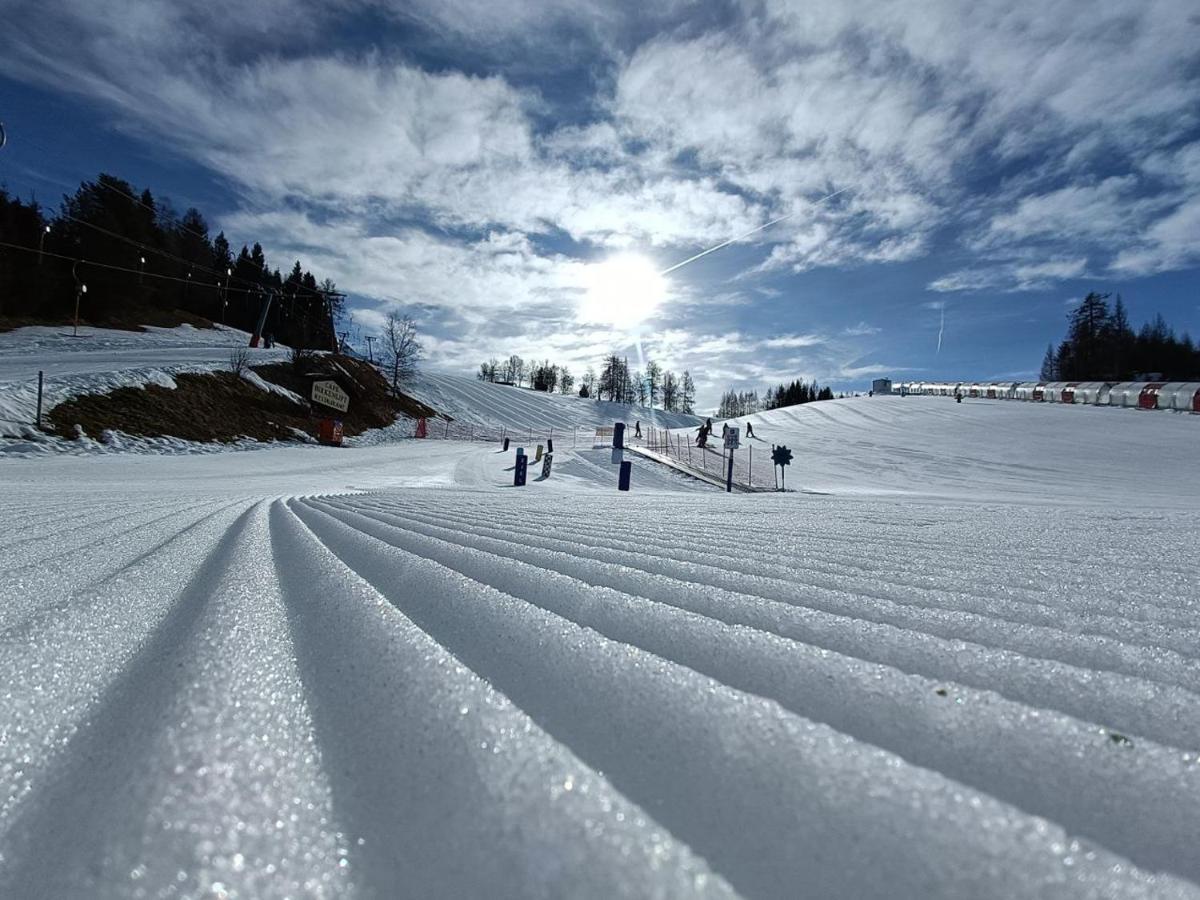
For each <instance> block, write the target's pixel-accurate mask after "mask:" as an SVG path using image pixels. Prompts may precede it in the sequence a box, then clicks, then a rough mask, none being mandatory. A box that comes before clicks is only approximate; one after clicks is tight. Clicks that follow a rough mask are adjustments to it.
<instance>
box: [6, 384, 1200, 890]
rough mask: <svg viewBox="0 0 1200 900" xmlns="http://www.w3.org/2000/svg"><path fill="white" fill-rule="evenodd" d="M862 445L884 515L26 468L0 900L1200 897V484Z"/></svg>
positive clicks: (13, 556)
mask: <svg viewBox="0 0 1200 900" xmlns="http://www.w3.org/2000/svg"><path fill="white" fill-rule="evenodd" d="M827 406H836V404H827ZM929 408H930V409H934V407H929ZM920 409H921V408H920V407H915V406H914V407H906V408H905V410H906V411H907V414H911V415H913V416H914V419H915V421H914V423H913V431H912V434H910V435H909V437H908V438H906V440H907V441H908V445H909V446H912V447H922V446H923V449H924V452H925V453H926V454H927V455H928V456H929V457H930V458H932V457H934V456H935V455H936V453H938V452H940V448H939V443H938V442H940V441H943V440H944V439H945V438H944V435H943V434H941V433H939V432H936V431H933V430H931V426H930V424H929V423H928V422H924V423H923V422H920V421H917V420H920V418H921V416H920V414H919V412H920ZM1150 419H1153V420H1154V421H1157V422H1164V423H1166V422H1169V421H1171V417H1166V416H1162V415H1156V416H1153V417H1149V416H1148V417H1147V420H1150ZM1028 421H1032V420H1028ZM1064 421H1075V422H1079V421H1083V420H1082V419H1078V418H1076V419H1073V420H1072V419H1071V418H1070V416H1069V415H1068V416H1067V417H1066V419H1064ZM768 427H769V426H768ZM1011 427H1014V428H1015V427H1016V426H1011ZM1065 427H1070V426H1065ZM1171 427H1173V426H1169V425H1168V426H1164V428H1165V429H1168V430H1164V431H1162V432H1160V433H1159V434H1160V436H1163V439H1162V440H1160V441H1159V442H1158V444H1157V446H1158V447H1159V448H1160V450H1161V448H1162V447H1164V446H1173V444H1172V440H1173V439H1172V438H1169V437H1165V436H1166V435H1169V434H1170V431H1169V428H1171ZM894 428H895V429H900V426H899V425H898V424H897V425H895V426H894ZM862 433H863V435H864V436H863V437H862V438H861V442H860V443H854V442H847V443H846V445H845V446H844V447H842V448H841V452H842V454H843V455H842V465H841V466H840V467H837V468H838V470H839V471H841V472H842V473H843V474H842V475H841V476H840V478H841V479H842V482H841V483H842V485H843V487H844V488H846V489H847V490H850V489H852V488H853V489H854V493H855V495H854V496H813V495H804V494H789V495H725V494H721V493H717V492H712V491H708V492H705V493H700V494H697V493H684V492H681V491H678V490H674V489H673V488H675V487H676V486H677V482H675V481H672V480H671V478H668V477H665V476H664V477H663V478H662V479H661V480H655V481H654V482H653V483H652V484H648V483H647V479H649V478H651V476H650V475H649V474H648V473H647V470H646V468H645V466H643V465H642V464H640V463H637V462H635V472H634V486H635V490H634V492H633V493H631V494H618V493H616V492H615V490H614V489H613V481H614V480H615V473H614V472H613V471H612V467H611V465H610V464H606V462H605V459H604V455H603V454H594V453H593V454H590V455H589V454H586V453H585V454H580V455H578V456H576V455H575V454H571V453H568V452H560V453H559V454H556V473H555V475H553V476H552V477H551V478H550V479H549V480H546V481H536V480H531V482H530V484H529V485H528V486H527V487H526V488H524V489H520V490H518V489H514V488H512V487H511V486H509V485H510V484H511V473H510V471H508V469H509V467H510V466H511V465H512V456H511V454H508V455H506V454H501V453H499V452H497V449H496V448H495V447H490V446H489V447H484V446H480V445H469V444H460V443H454V442H443V441H433V442H419V441H412V442H407V443H405V444H403V445H396V446H384V447H369V448H362V449H346V450H342V451H331V450H327V449H323V448H312V447H294V448H279V449H269V450H264V451H261V452H258V453H243V454H223V455H212V456H195V457H136V458H135V457H122V456H106V457H99V458H63V457H56V458H48V459H39V460H14V461H10V462H5V463H0V515H2V516H3V520H4V521H5V523H6V524H7V525H8V526H9V527H8V528H6V529H4V531H3V532H2V533H0V547H2V548H3V552H2V553H0V568H2V569H3V570H4V573H3V574H4V577H3V580H2V581H0V631H2V632H3V634H4V641H3V643H0V682H2V683H3V684H4V685H5V688H4V692H3V705H2V706H0V773H3V777H2V778H0V791H2V794H0V896H5V897H9V896H11V897H43V896H44V897H55V898H71V897H126V896H146V897H160V896H192V897H195V896H225V895H228V896H239V897H282V896H298V895H299V896H330V897H333V896H355V897H391V896H396V895H400V894H411V895H414V896H439V897H448V896H455V897H467V896H488V897H565V896H571V897H605V898H607V897H614V896H630V897H646V896H660V897H673V896H678V897H692V896H709V895H712V896H730V895H734V894H740V895H743V896H747V897H795V896H799V895H807V896H817V897H881V898H882V897H912V898H918V897H920V898H924V897H983V898H987V897H997V898H999V897H1004V898H1010V897H1046V896H1056V897H1113V898H1117V897H1200V857H1198V856H1197V854H1196V852H1195V836H1196V834H1198V833H1200V763H1198V760H1197V757H1198V752H1200V628H1198V627H1197V611H1198V610H1197V607H1198V605H1200V592H1198V591H1197V584H1198V579H1197V564H1196V561H1195V560H1196V557H1195V547H1196V544H1197V541H1198V540H1200V513H1198V512H1197V510H1198V509H1200V503H1196V502H1194V501H1195V500H1196V499H1197V498H1196V493H1195V491H1196V488H1195V486H1194V484H1188V485H1184V486H1183V487H1180V488H1179V490H1178V493H1179V494H1180V495H1181V496H1182V497H1183V498H1184V499H1187V498H1191V500H1192V501H1193V502H1192V503H1191V504H1190V505H1189V504H1185V503H1182V502H1181V503H1180V504H1179V505H1178V506H1177V507H1176V508H1173V509H1165V508H1163V507H1162V506H1161V505H1160V504H1159V503H1158V502H1157V498H1156V497H1155V496H1148V495H1147V494H1146V493H1144V492H1143V491H1142V490H1141V487H1140V485H1139V484H1138V483H1137V482H1133V483H1128V482H1114V483H1113V484H1112V485H1110V487H1109V488H1108V490H1107V491H1106V493H1104V495H1103V496H1101V497H1097V498H1093V500H1092V502H1089V503H1083V504H1081V503H1080V502H1079V498H1078V497H1077V496H1076V495H1075V492H1074V490H1073V489H1072V488H1071V486H1069V485H1067V486H1063V485H1062V484H1061V483H1060V480H1059V479H1058V478H1048V479H1046V481H1045V482H1044V483H1043V485H1042V487H1041V492H1040V494H1039V495H1038V496H1037V498H1036V499H1037V503H1024V502H1016V501H1006V502H993V501H992V500H990V499H988V500H985V501H983V502H980V501H978V500H977V499H976V498H977V497H978V496H981V495H983V494H984V488H985V487H986V486H988V485H991V487H990V488H988V490H989V491H996V490H997V489H996V487H995V485H994V483H993V482H992V480H991V479H992V473H991V472H990V471H989V470H987V469H982V470H981V469H979V468H977V467H976V468H971V467H968V471H973V472H977V473H978V474H977V475H976V476H974V479H975V480H974V481H972V478H971V477H970V476H967V475H963V476H959V477H958V478H957V479H956V480H955V481H953V482H951V483H949V484H945V483H938V484H936V485H935V486H936V488H937V494H938V496H936V497H935V496H931V495H929V494H922V492H921V484H922V482H921V481H920V480H918V481H917V482H916V483H915V485H914V486H913V487H912V491H911V493H910V494H909V495H907V496H905V497H902V498H897V497H895V496H892V495H884V496H880V495H872V482H871V481H870V480H869V479H868V480H864V482H863V483H862V484H860V485H858V486H857V488H855V481H854V479H855V478H856V477H858V476H856V475H855V474H854V473H858V472H863V473H869V472H871V471H872V468H871V467H872V465H873V464H874V463H873V462H872V460H871V459H870V458H864V454H871V455H873V454H875V453H876V452H877V451H878V449H879V447H880V446H886V442H887V441H888V440H891V438H890V437H887V436H884V437H881V438H879V441H878V442H871V441H870V440H869V439H868V438H867V437H865V435H866V434H867V433H869V428H864V429H863V432H862ZM968 433H970V432H968ZM974 433H976V434H978V435H979V437H977V438H975V439H974V443H973V444H971V443H969V442H968V438H966V437H963V438H962V439H961V440H962V443H961V445H960V450H961V451H963V452H968V451H969V452H968V458H970V459H984V460H986V459H991V458H993V455H994V453H996V452H997V451H996V450H995V448H994V446H993V444H994V442H993V441H990V440H989V438H988V436H987V432H986V431H984V430H982V429H980V430H978V431H977V432H974ZM922 435H923V437H922ZM1014 440H1015V439H1014ZM1117 446H1118V447H1121V446H1124V445H1120V444H1119V445H1117ZM864 447H866V448H868V449H864ZM972 448H973V449H972ZM1128 462H1129V464H1130V466H1133V464H1134V463H1135V460H1132V459H1131V460H1128ZM1169 462H1170V463H1171V464H1173V465H1178V464H1179V463H1180V462H1181V460H1179V459H1174V458H1172V459H1170V460H1169ZM559 464H562V465H563V468H564V471H563V472H562V473H561V475H560V473H559V471H558V468H557V467H558V466H559ZM571 464H574V468H572V465H571ZM606 465H607V468H606ZM814 465H815V464H814ZM930 465H933V464H932V463H931V464H930ZM833 468H835V467H833V466H832V464H831V471H832V469H833ZM916 471H918V472H921V471H924V470H923V469H920V468H918V469H917V470H916ZM532 474H534V473H531V475H532ZM831 477H832V476H831ZM1001 493H1002V492H1001Z"/></svg>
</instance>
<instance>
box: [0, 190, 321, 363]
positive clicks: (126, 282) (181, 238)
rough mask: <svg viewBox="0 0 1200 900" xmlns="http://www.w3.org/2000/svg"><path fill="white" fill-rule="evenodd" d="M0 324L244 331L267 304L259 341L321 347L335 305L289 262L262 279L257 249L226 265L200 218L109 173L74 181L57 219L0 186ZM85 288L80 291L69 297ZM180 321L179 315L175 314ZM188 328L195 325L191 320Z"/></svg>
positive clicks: (225, 254)
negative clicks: (208, 326)
mask: <svg viewBox="0 0 1200 900" xmlns="http://www.w3.org/2000/svg"><path fill="white" fill-rule="evenodd" d="M0 241H2V242H3V244H4V245H7V246H4V245H0V317H2V318H3V319H5V320H8V321H10V322H16V323H24V322H30V323H35V322H63V321H70V320H71V319H72V318H73V316H74V312H75V304H76V298H77V297H78V299H79V316H80V321H82V322H89V323H93V324H98V325H120V326H126V327H136V326H137V325H142V324H150V325H154V324H159V325H175V324H179V323H180V322H181V321H189V317H195V318H196V319H197V320H209V321H213V322H223V323H225V324H227V325H231V326H233V327H235V328H240V329H243V330H245V331H253V330H254V328H255V326H256V325H257V323H258V320H259V317H260V314H261V311H262V308H263V305H264V303H265V302H266V299H267V297H268V296H269V295H271V296H273V302H272V303H271V307H270V312H269V314H268V318H267V321H266V324H265V326H264V328H263V333H264V334H265V335H266V334H269V335H272V336H273V337H274V338H275V340H277V341H280V342H282V343H286V344H289V345H291V346H293V347H310V348H317V349H330V348H332V347H333V346H334V340H335V337H334V324H333V322H334V319H335V318H336V317H337V316H338V315H339V314H340V312H341V308H342V304H343V302H344V297H343V295H342V294H340V293H338V291H337V289H336V286H335V285H334V284H333V282H332V281H330V280H328V279H325V280H323V281H321V282H318V281H317V278H316V276H314V275H313V274H312V273H311V272H308V271H305V270H304V268H303V267H302V266H301V264H300V262H299V261H296V263H295V265H294V266H293V267H292V269H291V271H290V272H289V274H288V275H286V276H284V275H283V274H282V273H281V272H280V270H279V269H273V268H271V267H270V265H269V264H268V262H267V259H266V255H265V254H264V253H263V249H262V246H261V245H260V244H259V243H257V242H256V243H254V244H252V245H251V246H249V247H247V246H243V247H242V248H241V251H240V252H238V253H237V254H236V255H235V254H234V253H233V250H232V248H231V246H230V244H229V241H228V239H227V238H226V237H225V234H224V232H218V233H217V235H216V236H215V237H210V236H209V226H208V222H207V221H206V220H205V218H204V216H203V215H202V214H201V212H200V211H199V210H197V209H195V208H189V209H188V210H186V211H185V212H184V213H183V214H182V215H177V214H176V213H175V212H174V211H173V210H172V208H171V205H170V203H169V201H166V200H164V199H161V198H156V197H154V196H153V195H152V194H151V192H150V191H149V190H143V191H141V192H138V191H137V190H136V189H135V188H134V186H133V185H131V184H129V183H128V182H126V181H123V180H121V179H120V178H116V177H114V176H112V175H107V174H101V175H100V176H99V177H98V178H97V179H96V180H95V181H85V182H83V183H82V184H80V186H79V189H78V190H77V191H76V192H75V193H74V194H73V195H70V196H64V197H63V202H62V205H61V207H60V209H59V211H58V213H57V214H50V213H47V212H46V211H44V210H43V209H42V207H41V206H40V205H39V204H38V203H37V202H36V201H33V200H31V201H29V202H23V201H21V200H20V199H18V198H15V197H13V196H11V195H10V194H9V193H8V191H7V190H5V189H3V188H0ZM80 285H86V286H87V291H86V293H83V292H82V291H81V290H79V286H80ZM181 312H182V313H183V314H182V315H181ZM197 324H204V323H203V321H198V322H197Z"/></svg>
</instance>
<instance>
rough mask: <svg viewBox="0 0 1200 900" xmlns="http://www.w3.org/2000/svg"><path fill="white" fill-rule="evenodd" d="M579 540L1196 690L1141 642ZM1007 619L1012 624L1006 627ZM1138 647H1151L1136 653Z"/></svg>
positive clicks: (643, 563)
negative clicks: (744, 572) (739, 571)
mask: <svg viewBox="0 0 1200 900" xmlns="http://www.w3.org/2000/svg"><path fill="white" fill-rule="evenodd" d="M409 517H410V519H412V518H416V519H418V520H420V519H421V517H420V516H419V515H414V514H413V513H412V512H409ZM407 524H408V523H406V527H407ZM431 524H433V523H432V522H431ZM451 525H452V528H451V529H447V530H451V531H458V532H460V533H465V534H472V535H478V536H481V537H483V536H487V537H494V538H497V539H498V540H499V541H501V542H511V536H510V535H509V534H508V533H507V532H505V531H503V530H499V529H494V528H490V527H488V526H486V525H482V524H471V523H470V522H469V521H462V520H460V521H455V522H452V523H451ZM443 527H444V526H443ZM610 543H615V542H610ZM522 546H524V547H540V548H544V549H547V550H563V549H566V550H568V551H570V550H571V549H573V546H572V545H571V544H568V543H565V542H562V541H559V540H557V539H553V538H542V537H540V536H538V537H530V538H527V539H525V540H523V541H522ZM587 546H588V555H589V556H590V557H591V558H593V559H596V560H598V561H602V562H609V563H614V564H616V565H619V566H624V567H627V568H630V569H640V570H641V571H644V572H648V571H649V569H648V568H647V566H648V565H653V566H654V567H655V569H656V570H657V572H658V573H659V574H663V575H667V576H670V577H674V578H677V579H679V580H681V581H685V582H690V583H694V584H703V585H707V586H712V587H721V588H724V589H725V590H727V591H730V592H731V593H735V594H736V593H742V594H750V595H753V596H757V597H760V598H763V599H767V600H775V601H778V602H782V603H787V604H791V605H803V606H805V607H808V608H811V609H817V610H821V611H824V612H827V613H832V614H834V615H841V616H847V617H850V618H855V619H860V620H866V621H871V622H875V623H878V624H886V625H892V626H895V627H898V628H902V629H905V630H912V631H921V632H924V633H926V634H929V635H932V636H936V637H940V638H945V639H949V640H969V641H971V642H973V643H979V644H983V645H986V646H991V647H997V648H1002V649H1007V650H1013V651H1015V652H1019V653H1022V654H1024V655H1026V656H1031V657H1039V658H1042V659H1047V660H1051V661H1058V662H1064V663H1067V664H1070V665H1075V666H1079V667H1081V668H1086V669H1093V670H1095V671H1101V672H1103V671H1108V672H1113V673H1117V674H1123V675H1128V676H1132V677H1136V678H1140V679H1145V680H1150V681H1156V682H1158V683H1161V684H1163V685H1165V686H1169V687H1177V688H1180V689H1183V690H1187V691H1188V692H1189V693H1191V694H1197V693H1198V690H1200V662H1197V661H1196V660H1194V659H1189V658H1187V657H1184V656H1183V655H1182V654H1179V653H1176V652H1175V651H1171V650H1167V649H1164V648H1160V647H1157V646H1154V645H1148V646H1146V647H1142V646H1139V645H1136V644H1131V643H1127V642H1124V641H1121V640H1117V639H1114V638H1109V637H1105V636H1102V635H1101V636H1096V635H1093V634H1090V633H1088V634H1071V633H1068V632H1065V631H1063V630H1061V629H1058V628H1054V627H1049V626H1043V625H1031V624H1027V623H1022V622H1013V621H1009V620H1006V619H1000V618H994V617H989V616H983V615H977V614H975V613H969V612H960V611H957V610H954V609H944V608H942V607H921V606H917V605H911V604H905V603H903V602H897V601H895V600H892V599H890V598H889V597H888V596H887V595H885V594H875V595H862V594H856V593H853V592H851V591H848V590H844V589H830V588H827V587H824V586H822V585H819V584H812V583H804V582H793V581H788V580H785V579H782V578H778V577H771V576H765V575H741V576H740V577H739V575H737V574H731V573H729V572H728V571H727V570H725V569H723V568H719V567H717V566H713V565H711V564H709V563H693V562H685V561H682V560H679V559H677V558H675V557H672V558H669V559H668V558H663V557H653V562H652V563H651V562H648V561H647V554H646V553H645V551H644V548H642V547H640V545H638V544H636V543H630V544H628V545H627V546H626V547H625V548H621V549H615V548H609V547H607V546H604V545H603V544H601V543H599V542H596V541H592V542H590V543H589V544H588V545H587ZM798 592H802V596H797V593H798ZM1014 625H1015V626H1016V627H1015V628H1014V627H1011V626H1014ZM1143 650H1151V651H1154V652H1152V653H1143V652H1142V651H1143ZM1197 700H1200V695H1198V696H1197ZM1197 746H1200V745H1197Z"/></svg>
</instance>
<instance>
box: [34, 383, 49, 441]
mask: <svg viewBox="0 0 1200 900" xmlns="http://www.w3.org/2000/svg"><path fill="white" fill-rule="evenodd" d="M45 374H46V373H45V372H43V371H41V370H40V369H39V370H38V402H37V419H36V420H35V422H34V424H35V425H37V427H38V428H41V427H42V377H43V376H44V375H45Z"/></svg>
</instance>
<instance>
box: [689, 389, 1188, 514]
mask: <svg viewBox="0 0 1200 900" xmlns="http://www.w3.org/2000/svg"><path fill="white" fill-rule="evenodd" d="M747 420H749V421H750V422H751V423H752V424H753V426H754V434H755V439H754V440H749V441H747V440H746V439H745V426H746V422H747ZM721 424H722V423H717V430H718V437H719V434H720V425H721ZM730 424H736V425H739V426H740V427H741V429H742V436H743V440H742V447H743V449H742V450H741V451H739V452H738V453H736V454H735V457H734V460H735V464H736V466H737V472H738V474H739V476H740V477H741V478H742V480H745V478H746V476H747V474H748V471H747V469H748V464H749V459H750V454H749V452H748V449H749V447H750V446H753V447H754V448H755V449H754V467H755V472H756V476H755V483H757V484H763V483H770V482H771V464H770V452H771V446H772V444H784V445H786V446H787V447H788V448H789V449H790V450H792V452H793V454H794V457H795V459H794V461H793V464H792V466H791V468H790V469H789V470H788V472H787V483H788V485H789V486H792V487H796V488H806V489H810V490H816V491H823V492H832V493H838V494H864V493H865V494H870V495H874V496H881V495H887V494H892V493H894V494H900V495H913V494H918V495H921V496H926V497H947V498H956V499H959V498H962V499H971V500H987V501H994V502H1012V501H1014V500H1020V501H1023V502H1032V503H1037V502H1042V501H1043V500H1045V501H1047V502H1053V503H1066V504H1079V503H1107V502H1115V503H1119V504H1121V505H1122V506H1125V505H1133V506H1171V507H1187V508H1197V507H1200V415H1192V414H1189V413H1172V412H1158V413H1155V414H1153V415H1151V414H1149V413H1146V412H1143V411H1138V410H1126V409H1110V408H1107V407H1096V406H1064V405H1062V404H1053V405H1051V404H1042V403H1021V402H1018V401H1005V400H964V401H963V402H962V403H955V402H954V400H953V398H950V397H896V396H881V397H852V398H847V399H845V400H829V401H823V402H820V403H808V404H805V405H803V406H793V407H788V408H786V409H779V410H772V411H770V412H765V413H758V414H756V415H753V416H749V417H743V418H741V419H738V420H730ZM680 435H681V436H682V432H680ZM713 443H714V444H715V445H718V446H717V447H716V448H715V449H713V450H711V451H710V455H712V456H713V458H714V459H715V460H716V461H715V462H714V461H713V460H710V461H709V468H710V470H712V471H718V470H719V469H720V467H719V459H720V455H719V454H720V450H719V444H720V441H719V440H717V441H714V442H713ZM685 446H686V445H685ZM698 453H699V451H698V450H696V449H695V448H693V449H692V454H693V457H694V458H695V459H698V455H697V454H698Z"/></svg>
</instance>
